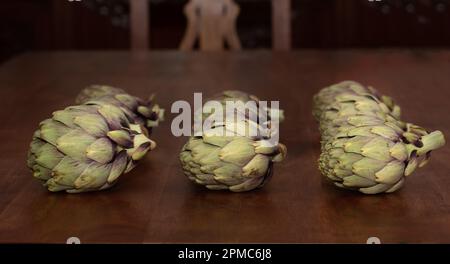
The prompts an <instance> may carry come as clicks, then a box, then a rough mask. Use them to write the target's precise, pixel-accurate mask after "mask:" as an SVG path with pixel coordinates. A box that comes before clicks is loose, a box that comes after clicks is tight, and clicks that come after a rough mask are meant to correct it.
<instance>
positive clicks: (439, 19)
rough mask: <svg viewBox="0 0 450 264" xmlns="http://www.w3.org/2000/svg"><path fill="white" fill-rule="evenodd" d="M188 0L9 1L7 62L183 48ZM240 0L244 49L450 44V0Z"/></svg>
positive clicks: (2, 39)
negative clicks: (27, 55)
mask: <svg viewBox="0 0 450 264" xmlns="http://www.w3.org/2000/svg"><path fill="white" fill-rule="evenodd" d="M133 1H135V2H139V3H138V4H137V6H135V8H134V10H133V8H132V7H133V4H132V3H130V2H133ZM198 1H201V0H198ZM208 1H217V0H208ZM142 2H145V3H144V4H143V3H142ZM187 2H188V1H187V0H81V1H76V0H72V1H69V0H2V1H1V3H0V63H1V62H4V61H5V60H7V59H9V58H11V57H13V56H15V55H17V54H20V53H23V52H27V51H40V50H128V49H130V48H132V47H138V48H141V49H142V48H145V49H150V50H165V49H178V48H179V47H180V43H181V42H182V40H183V37H184V35H185V32H186V27H187V24H188V19H187V17H186V15H185V14H184V12H183V10H184V7H185V5H186V4H187ZM234 2H235V3H236V4H237V6H238V7H239V8H240V13H239V15H238V17H237V19H236V24H235V30H236V33H237V36H238V39H239V41H240V44H241V47H242V49H272V48H274V47H275V48H276V47H278V48H279V49H282V50H289V49H303V48H315V49H342V48H379V47H415V48H417V47H426V48H430V47H431V48H433V47H436V48H442V47H448V46H450V0H415V1H414V0H382V1H370V0H235V1H234ZM197 11H198V10H197ZM197 15H199V13H198V12H197ZM133 21H134V22H133ZM277 41H278V42H279V43H278V44H277V43H276V42H277ZM195 47H198V43H196V44H195V46H194V47H193V48H195Z"/></svg>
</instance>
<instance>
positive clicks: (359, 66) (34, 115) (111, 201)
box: [0, 50, 450, 243]
mask: <svg viewBox="0 0 450 264" xmlns="http://www.w3.org/2000/svg"><path fill="white" fill-rule="evenodd" d="M449 73H450V51H445V50H435V51H426V50H414V51H409V50H373V51H369V50H348V51H338V52H333V51H315V50H309V51H298V52H278V53H271V52H266V51H257V52H256V51H255V52H237V53H235V52H231V53H180V52H151V53H145V52H144V53H138V54H136V53H134V54H133V53H128V52H59V53H29V54H25V55H21V56H19V57H17V58H15V59H13V60H12V61H9V62H7V63H5V64H3V65H2V66H1V67H0V84H1V89H0V98H2V111H1V112H0V120H1V121H2V123H1V127H0V136H1V138H2V144H0V175H1V177H0V223H1V224H0V242H40V243H41V242H56V243H65V241H66V239H67V238H68V237H71V236H77V237H79V238H80V239H81V241H82V243H88V242H136V243H141V242H324V243H328V242H341V243H348V242H354V243H365V241H366V240H367V238H368V237H372V236H376V237H379V238H380V239H381V241H382V242H383V243H414V242H418V243H430V242H447V243H448V242H450V187H449V186H450V162H449V158H450V147H449V144H447V146H445V147H444V148H443V149H441V150H438V151H436V152H435V153H433V157H432V159H431V162H430V163H429V164H428V165H427V166H426V167H425V168H422V169H419V170H417V171H416V172H415V173H414V174H413V175H412V176H410V177H409V178H408V179H407V182H406V186H405V187H404V188H403V189H402V190H400V191H399V192H397V193H394V194H389V195H378V196H364V195H361V194H359V193H354V192H348V191H343V190H339V189H336V188H335V187H334V186H332V185H331V184H330V183H329V182H327V181H326V180H324V179H323V177H322V176H321V175H320V173H319V171H318V170H317V168H316V167H317V165H316V160H317V158H318V155H319V151H320V150H319V134H318V132H317V125H316V123H315V121H314V120H313V118H312V116H311V97H312V96H313V94H314V93H316V92H317V91H318V90H319V89H320V88H322V87H324V86H326V85H329V84H331V83H335V82H338V81H342V80H345V79H354V80H358V81H360V82H362V83H364V84H369V85H373V86H374V87H377V88H378V89H379V90H380V92H382V93H384V94H388V95H391V96H393V97H394V98H395V99H396V101H397V102H398V104H399V105H401V106H402V110H403V117H404V119H405V120H407V121H411V122H414V123H417V124H419V125H422V126H424V127H426V128H428V129H430V130H435V129H440V130H442V131H443V133H444V134H445V135H447V137H448V135H450V118H449V115H448V112H449V110H450V108H449V107H450V106H449V103H448V98H450V89H449V87H450V74H449ZM93 83H102V84H110V85H115V86H118V87H122V88H124V89H127V90H128V91H129V92H130V93H132V94H135V95H138V96H147V95H148V94H150V93H157V98H158V100H159V102H160V104H161V105H162V106H163V107H165V108H166V109H170V106H171V104H172V103H173V102H174V101H175V100H188V101H191V102H192V100H193V92H203V93H204V94H205V96H207V95H211V94H214V93H216V92H219V91H221V90H224V89H241V90H244V91H247V92H250V93H254V94H256V95H258V96H259V97H260V98H262V99H266V100H277V99H278V100H280V104H281V107H282V108H284V109H285V111H286V117H287V118H286V120H285V122H284V123H283V124H282V126H281V141H282V142H283V143H285V144H286V145H287V147H288V158H287V159H286V160H285V161H284V162H283V163H281V164H276V165H277V166H276V167H275V174H274V177H273V178H272V181H271V182H269V184H268V185H267V186H265V187H264V188H263V189H260V190H257V191H252V192H248V193H240V194H235V193H228V192H212V191H208V190H206V189H203V188H201V187H199V186H194V185H193V184H192V183H191V182H190V181H188V180H187V179H186V177H185V176H184V175H183V173H182V171H181V169H180V165H179V163H178V157H177V156H178V152H179V150H180V148H181V147H182V145H183V144H184V142H185V141H186V138H175V137H174V136H172V135H171V133H170V123H171V119H172V118H173V115H170V114H169V115H168V117H167V121H166V122H164V123H163V124H162V125H161V127H159V128H158V129H156V130H155V133H154V134H153V136H152V137H153V139H154V140H155V141H157V143H158V147H157V149H156V150H154V151H153V152H151V153H150V154H149V155H148V156H147V157H146V158H145V160H144V161H143V162H142V163H141V164H140V165H139V166H138V167H137V168H136V169H135V170H133V171H132V172H130V173H129V174H127V175H125V176H124V177H122V178H121V179H120V180H119V183H118V184H117V185H116V186H115V187H114V188H113V189H111V190H108V191H103V192H96V193H87V194H78V195H69V194H65V193H56V194H55V193H50V192H48V191H47V190H46V189H44V188H43V187H42V186H40V184H39V183H38V182H37V181H36V180H34V179H33V178H32V176H31V173H30V172H29V171H28V169H27V168H26V165H25V160H26V153H27V150H28V144H29V142H30V139H31V136H32V134H33V131H34V130H35V129H36V127H37V125H38V123H39V122H40V121H41V120H43V119H45V118H47V117H48V116H49V115H50V114H51V112H52V111H54V110H57V109H61V108H63V107H65V106H67V105H69V104H71V103H72V102H73V100H74V98H75V96H76V94H77V93H78V91H79V90H80V89H81V88H83V87H84V86H87V85H89V84H93Z"/></svg>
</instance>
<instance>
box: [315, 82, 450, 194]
mask: <svg viewBox="0 0 450 264" xmlns="http://www.w3.org/2000/svg"><path fill="white" fill-rule="evenodd" d="M314 102H315V105H314V111H313V114H314V116H315V117H316V118H317V119H318V121H319V123H320V132H321V135H322V140H321V146H322V153H321V155H320V158H319V168H320V170H321V172H322V173H323V174H324V175H325V176H327V177H328V178H329V179H331V180H332V181H334V182H335V184H336V185H337V186H339V187H342V188H346V189H352V190H358V191H360V192H362V193H366V194H376V193H383V192H386V193H390V192H394V191H396V190H398V189H399V188H400V187H402V186H403V184H404V182H405V177H406V176H409V175H410V174H411V173H412V172H413V171H414V170H415V169H416V168H417V167H422V166H424V165H425V164H426V163H427V161H428V159H429V157H430V153H431V151H432V150H435V149H438V148H440V147H442V146H443V145H444V144H445V139H444V136H443V134H442V132H440V131H434V132H432V133H428V132H427V131H426V130H425V129H424V128H422V127H419V126H416V125H413V124H410V123H405V122H403V121H401V120H400V119H399V118H400V108H399V107H398V106H397V105H395V104H394V102H393V100H392V99H391V98H389V97H386V96H378V95H377V94H376V91H375V90H374V89H373V88H365V87H363V86H362V85H360V84H358V83H356V82H351V81H346V82H342V83H339V84H336V85H333V86H330V87H327V88H324V89H323V90H322V91H320V92H319V93H318V94H317V95H316V96H315V97H314Z"/></svg>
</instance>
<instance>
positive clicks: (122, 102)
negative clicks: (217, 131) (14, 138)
mask: <svg viewBox="0 0 450 264" xmlns="http://www.w3.org/2000/svg"><path fill="white" fill-rule="evenodd" d="M76 102H77V103H78V104H79V105H75V106H69V107H67V108H66V109H64V110H60V111H56V112H54V113H53V116H52V118H49V119H46V120H44V121H42V122H41V123H40V125H39V129H38V130H37V131H36V132H35V133H34V136H33V140H32V142H31V144H30V150H29V153H28V162H27V163H28V167H29V168H30V169H31V170H32V172H33V176H34V177H35V178H37V179H39V180H41V181H42V182H43V183H44V186H46V187H47V188H48V190H49V191H52V192H57V191H63V190H65V191H66V192H69V193H79V192H86V191H95V190H103V189H107V188H110V187H111V186H113V185H114V184H115V183H116V181H117V179H118V178H119V176H121V175H122V174H123V173H126V172H128V171H130V170H131V169H133V168H134V167H135V165H136V162H137V161H138V160H140V159H142V157H143V156H144V155H145V154H146V153H147V152H148V151H150V150H152V149H154V148H155V146H156V143H155V142H153V141H152V140H150V139H149V133H150V132H151V129H152V127H154V126H156V125H157V124H158V122H159V120H161V118H162V115H163V111H162V109H160V108H159V107H158V105H156V104H153V102H152V100H151V99H149V100H147V101H144V100H141V99H139V98H137V97H133V96H131V95H128V94H127V93H125V92H124V91H123V90H121V89H118V88H113V87H109V86H98V85H95V86H91V87H88V88H86V89H85V90H83V91H82V92H81V93H80V95H79V96H78V97H77V100H76Z"/></svg>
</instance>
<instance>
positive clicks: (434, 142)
mask: <svg viewBox="0 0 450 264" xmlns="http://www.w3.org/2000/svg"><path fill="white" fill-rule="evenodd" d="M421 141H422V143H423V146H422V147H421V148H418V147H415V146H413V149H411V151H412V150H417V155H419V156H421V155H424V154H426V153H427V152H429V151H432V150H436V149H438V148H440V147H442V146H444V145H445V138H444V134H442V132H441V131H439V130H436V131H433V132H431V133H430V134H428V135H425V136H423V137H422V138H421Z"/></svg>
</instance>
